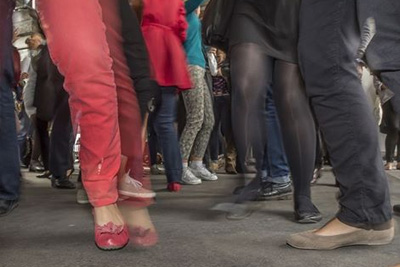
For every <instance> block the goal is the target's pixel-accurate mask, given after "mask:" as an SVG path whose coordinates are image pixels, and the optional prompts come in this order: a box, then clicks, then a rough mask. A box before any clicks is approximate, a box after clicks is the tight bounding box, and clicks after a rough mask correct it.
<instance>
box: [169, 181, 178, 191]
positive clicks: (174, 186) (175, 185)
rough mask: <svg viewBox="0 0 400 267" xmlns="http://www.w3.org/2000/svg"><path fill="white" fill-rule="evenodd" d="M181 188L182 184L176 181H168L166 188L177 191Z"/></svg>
mask: <svg viewBox="0 0 400 267" xmlns="http://www.w3.org/2000/svg"><path fill="white" fill-rule="evenodd" d="M181 188H182V186H181V185H180V184H179V183H176V182H173V183H169V184H168V186H167V189H168V191H170V192H179V191H181Z"/></svg>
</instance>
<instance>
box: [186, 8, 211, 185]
mask: <svg viewBox="0 0 400 267" xmlns="http://www.w3.org/2000/svg"><path fill="white" fill-rule="evenodd" d="M203 2H204V0H188V1H186V3H185V9H186V13H187V15H186V19H187V21H188V24H189V28H188V37H187V39H186V42H185V43H184V46H185V50H186V55H187V58H188V64H189V72H190V76H191V81H192V89H191V90H188V91H185V92H183V93H182V96H183V101H184V103H185V108H186V124H185V128H184V129H183V132H182V135H181V138H180V146H181V153H182V163H183V173H182V182H184V183H186V184H201V181H202V180H205V181H215V180H217V179H218V177H217V175H216V174H214V173H211V172H210V171H209V170H207V169H206V168H205V167H204V165H203V158H204V154H205V152H206V150H207V146H208V142H209V141H210V136H211V132H212V130H213V127H214V112H213V105H212V99H211V94H210V90H209V89H208V86H207V84H206V81H205V74H206V70H205V68H206V60H205V58H204V54H203V50H202V47H203V45H202V38H201V22H200V19H199V15H200V8H199V7H200V5H201V4H202V3H203ZM189 159H190V167H189V165H188V163H189Z"/></svg>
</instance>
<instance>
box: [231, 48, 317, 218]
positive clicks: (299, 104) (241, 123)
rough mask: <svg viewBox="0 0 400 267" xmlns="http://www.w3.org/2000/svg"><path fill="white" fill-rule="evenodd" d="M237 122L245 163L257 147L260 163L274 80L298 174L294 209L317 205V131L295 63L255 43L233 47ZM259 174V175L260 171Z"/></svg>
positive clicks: (294, 170) (289, 154)
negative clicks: (312, 184) (314, 193)
mask: <svg viewBox="0 0 400 267" xmlns="http://www.w3.org/2000/svg"><path fill="white" fill-rule="evenodd" d="M231 77H232V90H233V93H232V123H233V131H234V137H235V142H236V146H237V150H238V157H239V161H240V164H241V165H242V167H244V162H245V159H246V153H247V151H248V148H249V147H250V146H252V147H253V152H254V156H255V158H256V160H257V170H258V171H259V170H260V169H261V165H262V159H263V154H264V150H263V148H264V147H265V144H266V142H267V140H266V129H265V127H266V111H265V110H266V109H265V103H266V94H267V88H268V86H273V90H274V97H275V104H276V107H277V111H278V116H279V120H280V124H281V128H282V135H283V142H284V146H285V150H286V154H287V157H288V161H289V165H290V170H291V173H292V176H293V184H294V189H295V194H294V196H295V209H296V210H298V211H316V208H315V206H314V205H313V204H312V202H311V196H310V195H311V193H310V181H311V179H312V176H313V170H314V163H315V151H316V131H315V124H314V120H313V117H312V113H311V109H310V106H309V102H308V99H307V97H306V94H305V90H304V85H303V81H302V78H301V76H300V71H299V68H298V66H297V65H296V64H292V63H288V62H285V61H281V60H276V59H274V58H272V57H270V56H268V55H267V54H266V53H265V52H264V51H263V50H262V48H261V47H260V46H258V45H256V44H252V43H245V44H239V45H235V46H234V47H233V48H232V50H231ZM258 176H259V175H258Z"/></svg>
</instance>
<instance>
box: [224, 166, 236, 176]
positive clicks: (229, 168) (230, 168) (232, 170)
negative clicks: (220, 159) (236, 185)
mask: <svg viewBox="0 0 400 267" xmlns="http://www.w3.org/2000/svg"><path fill="white" fill-rule="evenodd" d="M225 172H226V173H227V174H237V171H236V168H235V166H233V165H232V164H227V165H226V167H225Z"/></svg>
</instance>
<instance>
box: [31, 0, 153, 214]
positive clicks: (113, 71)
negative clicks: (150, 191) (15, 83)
mask: <svg viewBox="0 0 400 267" xmlns="http://www.w3.org/2000/svg"><path fill="white" fill-rule="evenodd" d="M38 10H39V15H40V19H41V23H42V26H43V29H44V31H45V34H46V38H47V42H48V46H49V50H50V54H51V57H52V59H53V61H54V63H55V64H56V65H57V67H58V69H59V71H60V72H61V73H62V74H63V75H64V76H65V84H64V87H65V89H66V90H67V91H68V93H69V95H70V98H69V99H70V100H69V104H70V108H71V115H72V116H71V118H72V121H73V125H74V127H77V126H78V125H79V126H80V129H81V151H80V161H81V169H82V180H83V183H84V187H85V189H86V191H87V193H88V196H89V199H90V202H91V204H92V205H93V206H95V207H99V206H105V205H109V204H112V203H115V202H116V201H117V199H118V190H117V174H118V171H119V168H120V164H121V154H122V155H124V156H126V157H128V164H127V167H126V171H129V170H130V176H131V177H134V178H135V179H136V180H139V181H140V182H142V183H143V184H144V185H145V187H146V188H149V185H150V182H149V179H148V177H144V174H143V163H142V162H143V152H142V140H141V119H140V111H139V105H138V101H137V97H136V93H135V91H134V87H133V81H132V79H131V78H130V76H129V69H128V66H127V62H126V58H125V55H124V51H123V38H122V36H121V29H120V28H121V21H120V16H119V7H118V0H67V1H66V0H39V1H38ZM133 202H135V200H133ZM136 204H137V205H140V206H147V205H148V204H150V201H145V200H140V199H138V200H136Z"/></svg>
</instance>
